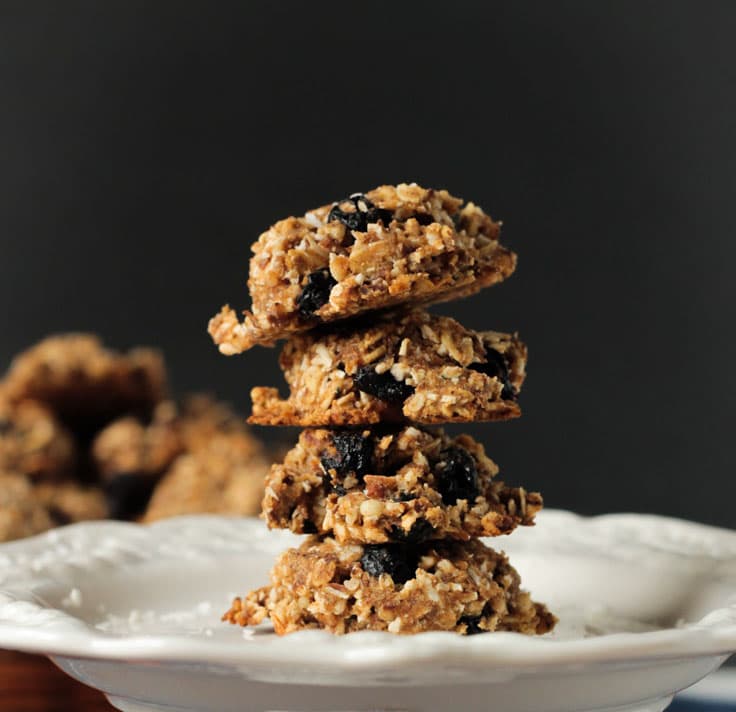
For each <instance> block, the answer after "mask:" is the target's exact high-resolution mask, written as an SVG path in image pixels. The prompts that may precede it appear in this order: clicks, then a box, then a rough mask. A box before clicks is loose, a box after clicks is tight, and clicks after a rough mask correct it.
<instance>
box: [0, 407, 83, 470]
mask: <svg viewBox="0 0 736 712" xmlns="http://www.w3.org/2000/svg"><path fill="white" fill-rule="evenodd" d="M76 459H77V457H76V447H75V445H74V440H73V439H72V436H71V434H70V433H69V432H68V431H67V430H66V429H65V428H64V427H63V426H62V425H61V424H60V423H59V422H58V421H57V420H56V418H54V416H53V415H52V414H51V413H50V412H49V411H48V409H47V408H45V407H44V406H42V405H41V404H40V403H35V402H33V401H28V400H24V401H21V402H19V403H15V404H11V403H10V402H9V401H8V400H6V399H5V398H2V397H0V471H10V472H18V473H20V474H23V475H26V476H28V477H29V478H30V479H31V480H33V481H40V480H58V479H61V478H64V477H66V476H68V475H69V474H71V473H72V471H73V470H74V466H75V463H76Z"/></svg>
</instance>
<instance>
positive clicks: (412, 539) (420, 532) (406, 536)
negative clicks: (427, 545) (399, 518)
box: [391, 519, 434, 544]
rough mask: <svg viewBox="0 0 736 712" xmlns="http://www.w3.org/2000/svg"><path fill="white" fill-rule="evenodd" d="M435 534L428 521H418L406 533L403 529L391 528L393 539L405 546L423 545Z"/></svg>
mask: <svg viewBox="0 0 736 712" xmlns="http://www.w3.org/2000/svg"><path fill="white" fill-rule="evenodd" d="M432 534H434V527H433V526H432V525H431V524H430V523H429V522H428V521H427V520H426V519H417V520H416V522H414V524H412V525H411V529H409V531H408V532H405V531H404V530H403V529H402V528H401V527H396V526H394V527H391V539H392V540H393V541H399V542H403V543H405V544H421V543H422V542H423V541H426V540H427V539H429V538H430V537H431V536H432Z"/></svg>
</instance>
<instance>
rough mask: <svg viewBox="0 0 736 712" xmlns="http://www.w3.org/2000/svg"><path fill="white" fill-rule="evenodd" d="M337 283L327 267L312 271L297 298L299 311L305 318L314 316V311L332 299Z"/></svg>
mask: <svg viewBox="0 0 736 712" xmlns="http://www.w3.org/2000/svg"><path fill="white" fill-rule="evenodd" d="M336 284H337V282H336V281H335V278H334V277H333V276H332V275H331V274H330V271H329V270H328V269H327V268H325V269H319V270H317V271H316V272H312V274H310V275H309V276H308V277H307V283H306V285H305V286H304V289H303V290H302V293H301V294H300V295H299V296H298V297H297V300H296V306H297V308H298V309H299V313H300V314H301V315H302V316H303V317H304V318H305V319H308V318H309V317H312V316H314V312H316V311H317V310H318V309H319V308H320V307H323V306H324V305H325V304H327V302H328V301H329V300H330V292H331V291H332V288H333V287H334V286H335V285H336Z"/></svg>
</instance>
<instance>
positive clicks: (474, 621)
mask: <svg viewBox="0 0 736 712" xmlns="http://www.w3.org/2000/svg"><path fill="white" fill-rule="evenodd" d="M482 617H483V616H463V617H462V618H461V619H460V620H459V621H458V623H464V624H465V635H478V633H487V632H488V631H487V630H483V628H481V627H480V619H481V618H482Z"/></svg>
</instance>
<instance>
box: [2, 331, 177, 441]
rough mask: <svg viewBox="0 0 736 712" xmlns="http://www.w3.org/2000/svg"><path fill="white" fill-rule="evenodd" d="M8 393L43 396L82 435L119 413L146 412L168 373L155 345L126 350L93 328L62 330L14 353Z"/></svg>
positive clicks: (34, 397)
mask: <svg viewBox="0 0 736 712" xmlns="http://www.w3.org/2000/svg"><path fill="white" fill-rule="evenodd" d="M4 393H5V394H6V396H7V397H8V398H9V399H10V400H11V401H13V402H19V401H22V400H26V399H29V400H36V401H40V402H41V403H43V404H45V405H46V406H47V407H48V408H49V409H50V410H52V411H53V412H54V413H55V414H56V416H57V417H58V418H59V420H60V421H61V422H62V423H63V424H64V425H66V426H67V427H69V428H70V429H71V430H72V431H74V433H75V434H76V435H78V436H80V437H81V438H83V439H84V438H87V437H89V436H91V434H92V433H94V432H95V431H96V430H98V429H99V428H100V427H102V426H103V425H105V424H106V423H108V422H110V421H111V420H113V419H114V418H116V417H119V416H121V415H124V414H135V415H139V416H142V417H148V416H149V415H150V413H151V411H152V409H153V407H154V406H155V405H156V403H158V402H159V401H161V400H162V399H163V397H164V395H165V393H166V373H165V370H164V363H163V359H162V357H161V355H160V354H159V353H158V352H157V351H155V350H152V349H144V348H139V349H133V350H131V351H129V352H128V353H125V354H122V353H118V352H116V351H112V350H109V349H106V348H105V347H104V346H103V345H102V343H101V342H100V340H99V339H98V338H97V337H96V336H93V335H91V334H64V335H60V336H51V337H49V338H46V339H44V340H43V341H41V342H39V343H38V344H36V345H35V346H33V347H31V348H30V349H28V350H27V351H25V352H23V353H21V354H19V355H18V356H16V358H15V359H14V360H13V362H12V364H11V366H10V369H9V371H8V373H7V375H6V378H5V382H4Z"/></svg>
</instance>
